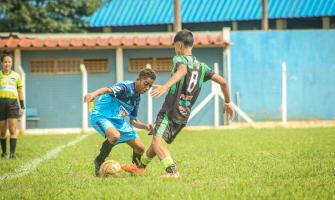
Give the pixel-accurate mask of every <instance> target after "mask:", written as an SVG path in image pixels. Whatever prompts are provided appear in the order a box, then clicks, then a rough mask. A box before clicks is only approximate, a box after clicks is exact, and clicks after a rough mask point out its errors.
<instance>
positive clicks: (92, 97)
mask: <svg viewBox="0 0 335 200" xmlns="http://www.w3.org/2000/svg"><path fill="white" fill-rule="evenodd" d="M94 99H95V96H94V95H92V93H88V94H87V95H86V96H85V98H84V102H91V101H94Z"/></svg>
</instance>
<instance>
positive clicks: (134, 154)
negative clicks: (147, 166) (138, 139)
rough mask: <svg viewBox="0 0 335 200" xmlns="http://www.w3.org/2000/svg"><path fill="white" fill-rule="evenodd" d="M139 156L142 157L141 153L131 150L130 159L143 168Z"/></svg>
mask: <svg viewBox="0 0 335 200" xmlns="http://www.w3.org/2000/svg"><path fill="white" fill-rule="evenodd" d="M141 157H142V154H139V153H136V152H135V151H133V160H132V162H133V164H135V165H136V166H137V167H139V168H144V167H143V166H142V163H141Z"/></svg>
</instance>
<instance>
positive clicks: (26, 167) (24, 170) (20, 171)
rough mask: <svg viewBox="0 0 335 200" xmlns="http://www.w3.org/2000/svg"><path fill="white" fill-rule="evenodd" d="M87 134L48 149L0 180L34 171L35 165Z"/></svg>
mask: <svg viewBox="0 0 335 200" xmlns="http://www.w3.org/2000/svg"><path fill="white" fill-rule="evenodd" d="M87 136H88V134H86V135H81V136H79V137H77V138H76V139H74V140H72V141H70V142H68V143H67V144H65V145H62V146H59V147H56V148H55V149H53V150H51V151H49V152H48V153H47V154H45V155H44V156H42V157H39V158H36V159H35V160H33V161H31V162H29V163H27V164H25V165H23V166H21V167H19V168H17V169H15V171H14V172H12V173H7V174H5V175H2V176H0V181H3V180H9V179H13V178H17V177H21V176H24V175H26V174H28V173H30V172H31V171H34V170H35V169H36V167H37V166H38V165H40V164H41V163H42V162H44V161H46V160H49V159H51V158H54V157H56V156H57V155H58V154H59V153H60V152H62V151H63V149H64V148H66V147H70V146H73V145H75V144H77V143H78V142H80V141H82V140H83V139H85V138H86V137H87Z"/></svg>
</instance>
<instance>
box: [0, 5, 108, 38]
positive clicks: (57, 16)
mask: <svg viewBox="0 0 335 200" xmlns="http://www.w3.org/2000/svg"><path fill="white" fill-rule="evenodd" d="M102 3H103V0H1V1H0V32H32V33H54V32H82V31H84V28H85V26H87V25H88V20H87V19H88V17H89V16H90V15H92V14H93V13H94V11H95V10H96V9H97V8H99V7H100V6H101V4H102Z"/></svg>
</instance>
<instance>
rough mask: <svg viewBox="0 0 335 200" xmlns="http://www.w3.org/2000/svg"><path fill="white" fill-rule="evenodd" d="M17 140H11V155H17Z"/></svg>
mask: <svg viewBox="0 0 335 200" xmlns="http://www.w3.org/2000/svg"><path fill="white" fill-rule="evenodd" d="M16 141H17V139H16V138H10V140H9V144H10V153H15V148H16Z"/></svg>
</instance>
